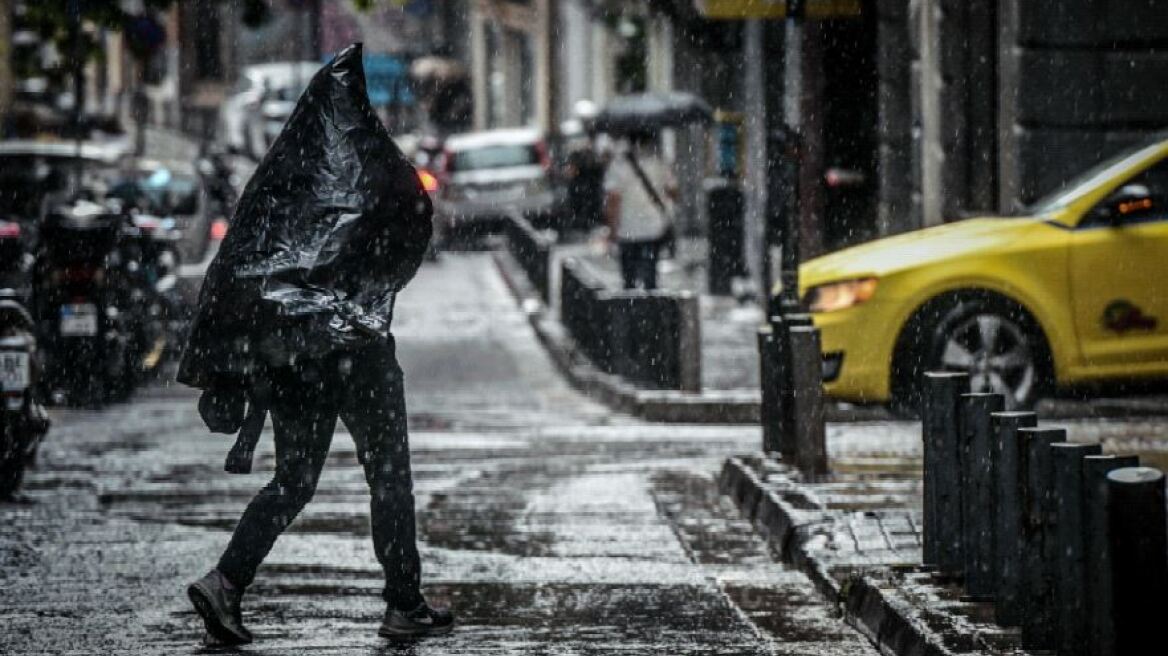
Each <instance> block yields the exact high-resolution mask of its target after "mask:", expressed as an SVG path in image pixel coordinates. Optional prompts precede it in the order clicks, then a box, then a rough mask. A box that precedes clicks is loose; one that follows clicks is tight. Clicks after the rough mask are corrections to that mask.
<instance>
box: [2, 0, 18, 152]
mask: <svg viewBox="0 0 1168 656" xmlns="http://www.w3.org/2000/svg"><path fill="white" fill-rule="evenodd" d="M15 83H16V80H15V79H13V74H12V2H11V0H0V137H2V136H4V127H5V125H7V123H8V112H9V111H11V110H12V88H13V86H14V85H15Z"/></svg>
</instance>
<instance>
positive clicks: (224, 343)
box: [178, 44, 433, 388]
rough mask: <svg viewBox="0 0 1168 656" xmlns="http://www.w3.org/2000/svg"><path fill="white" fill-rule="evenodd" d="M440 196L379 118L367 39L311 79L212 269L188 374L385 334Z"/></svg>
mask: <svg viewBox="0 0 1168 656" xmlns="http://www.w3.org/2000/svg"><path fill="white" fill-rule="evenodd" d="M432 212H433V208H432V205H431V203H430V198H429V196H428V195H427V194H426V192H425V191H424V190H423V189H422V185H421V183H420V182H419V180H418V176H417V172H416V171H415V170H414V168H413V166H412V165H411V164H410V163H409V161H408V160H407V159H406V158H405V156H404V155H402V153H401V151H400V150H399V149H398V147H397V146H396V145H395V144H394V142H393V140H392V139H391V138H390V136H389V132H388V131H387V130H386V129H385V126H384V125H382V123H381V121H380V120H378V118H377V116H376V114H375V113H374V111H373V108H372V107H371V106H370V104H369V99H368V97H367V95H366V91H365V73H364V70H363V68H362V65H361V45H360V44H356V45H352V46H349V47H348V48H346V49H345V50H344V51H342V52H341V53H340V54H338V55H337V56H336V58H335V59H333V61H332V62H331V63H329V64H328V65H327V66H325V67H323V68H322V69H321V70H320V71H319V72H318V73H317V74H316V75H315V76H314V77H313V78H312V81H311V82H310V83H309V84H308V88H307V89H306V90H305V91H304V94H303V95H302V96H301V97H300V100H299V102H298V103H297V104H296V109H295V110H294V111H293V112H292V115H291V117H290V118H289V119H288V123H287V124H286V125H285V126H284V130H283V132H281V133H280V136H279V137H278V138H277V139H276V141H275V143H274V144H273V145H272V147H271V149H270V150H269V151H268V153H267V155H266V156H265V157H264V159H263V161H262V162H261V163H260V165H259V167H258V168H257V169H256V172H255V175H254V176H252V178H251V180H250V181H249V182H248V184H247V187H246V189H244V192H243V195H242V196H241V197H240V200H239V204H238V206H237V207H236V210H235V216H234V218H233V219H232V222H231V228H230V230H229V231H228V234H227V237H226V239H225V240H224V242H223V245H222V247H221V249H220V250H219V253H218V254H217V255H216V257H215V259H214V261H213V262H212V263H211V266H210V268H209V269H208V271H207V276H206V279H205V280H204V282H203V288H202V291H201V292H200V295H199V303H198V307H197V308H196V310H195V315H194V319H193V322H192V324H191V331H190V336H189V338H188V341H187V346H186V350H185V352H184V353H183V358H182V362H181V364H180V366H179V374H178V380H179V381H180V382H182V383H185V384H187V385H191V386H193V387H201V388H208V387H211V386H214V385H217V384H220V383H223V382H227V381H229V382H231V383H235V382H242V381H244V380H246V379H247V378H248V377H249V376H250V375H251V374H252V373H253V372H255V371H256V370H257V369H262V368H266V367H279V366H286V365H292V364H295V363H296V362H297V361H300V360H303V359H314V358H320V357H323V356H326V355H328V354H329V353H330V352H334V351H337V350H343V349H347V348H351V347H355V346H360V345H362V344H365V343H368V342H369V341H370V340H376V339H386V338H388V335H389V325H390V320H391V319H392V313H393V304H394V298H395V296H396V294H397V292H398V291H400V290H401V289H402V287H404V286H405V285H406V283H407V282H409V280H410V279H411V278H413V276H414V274H415V273H416V272H417V270H418V267H419V266H420V265H421V262H422V258H423V256H424V254H425V252H426V249H427V246H428V244H429V241H430V233H431V223H430V216H431V213H432Z"/></svg>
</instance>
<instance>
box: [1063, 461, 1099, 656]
mask: <svg viewBox="0 0 1168 656" xmlns="http://www.w3.org/2000/svg"><path fill="white" fill-rule="evenodd" d="M1050 448H1051V464H1052V467H1053V469H1054V512H1055V532H1054V539H1055V545H1056V548H1055V550H1054V551H1055V562H1054V572H1055V578H1054V581H1055V586H1054V599H1055V608H1056V610H1057V613H1058V626H1059V634H1058V641H1057V643H1056V644H1057V646H1058V653H1059V654H1060V656H1072V655H1073V656H1086V655H1087V654H1088V652H1087V637H1086V636H1087V634H1086V631H1085V629H1086V614H1087V613H1086V609H1087V605H1086V599H1085V597H1086V594H1087V562H1086V560H1084V551H1085V549H1086V546H1085V545H1086V533H1085V532H1084V529H1085V528H1086V522H1085V521H1084V517H1083V514H1084V513H1083V458H1085V457H1086V456H1097V455H1099V454H1101V453H1103V447H1102V446H1100V445H1098V444H1070V443H1066V442H1062V443H1058V444H1054V445H1052V446H1051V447H1050Z"/></svg>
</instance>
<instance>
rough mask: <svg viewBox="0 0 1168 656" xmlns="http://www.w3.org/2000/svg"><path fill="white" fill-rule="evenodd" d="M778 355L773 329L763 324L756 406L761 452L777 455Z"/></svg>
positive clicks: (779, 448)
mask: <svg viewBox="0 0 1168 656" xmlns="http://www.w3.org/2000/svg"><path fill="white" fill-rule="evenodd" d="M777 355H778V344H776V337H775V329H774V327H773V326H771V325H770V324H763V325H762V326H759V328H758V380H759V391H760V392H761V398H760V402H759V406H758V419H759V423H760V424H761V425H762V452H763V453H767V454H769V453H779V452H781V451H782V439H783V434H782V432H781V431H780V430H779V429H780V426H779V422H778V419H779V416H780V411H779V407H778V402H779V385H780V384H781V381H779V380H778V376H777V374H778V372H779V371H780V370H781V369H780V367H779V366H778V363H776V362H775V358H776V356H777Z"/></svg>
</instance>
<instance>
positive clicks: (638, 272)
mask: <svg viewBox="0 0 1168 656" xmlns="http://www.w3.org/2000/svg"><path fill="white" fill-rule="evenodd" d="M660 243H661V242H660V241H659V240H656V239H650V240H645V241H622V242H620V265H621V276H622V277H623V278H624V283H625V289H636V288H638V287H640V288H641V289H645V290H650V289H657V249H658V247H659V246H660Z"/></svg>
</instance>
